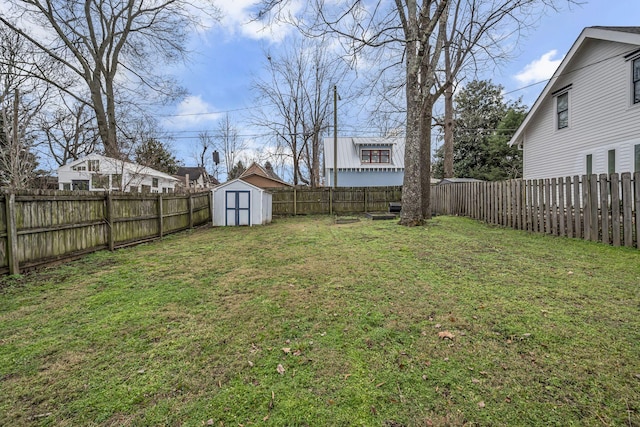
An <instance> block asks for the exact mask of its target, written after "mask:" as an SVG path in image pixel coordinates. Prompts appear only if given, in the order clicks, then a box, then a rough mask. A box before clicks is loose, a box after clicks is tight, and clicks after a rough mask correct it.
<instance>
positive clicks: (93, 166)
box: [87, 160, 100, 172]
mask: <svg viewBox="0 0 640 427" xmlns="http://www.w3.org/2000/svg"><path fill="white" fill-rule="evenodd" d="M87 164H88V165H89V170H90V171H92V172H98V171H100V160H88V161H87Z"/></svg>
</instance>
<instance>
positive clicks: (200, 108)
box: [167, 95, 222, 129]
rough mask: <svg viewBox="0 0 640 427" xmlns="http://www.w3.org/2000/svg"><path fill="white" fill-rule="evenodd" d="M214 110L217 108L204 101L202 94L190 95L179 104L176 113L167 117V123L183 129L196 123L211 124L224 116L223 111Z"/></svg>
mask: <svg viewBox="0 0 640 427" xmlns="http://www.w3.org/2000/svg"><path fill="white" fill-rule="evenodd" d="M212 111H215V108H214V107H213V106H212V105H211V104H209V103H207V102H206V101H203V100H202V98H201V97H200V95H197V96H194V95H192V96H188V97H187V98H185V99H184V100H183V101H182V102H180V104H178V106H177V107H176V111H175V113H174V115H173V116H172V117H171V118H169V119H167V125H168V126H169V127H173V128H177V129H182V128H186V127H189V126H194V125H202V124H211V123H212V122H215V121H216V120H218V119H219V118H220V117H222V113H214V112H212Z"/></svg>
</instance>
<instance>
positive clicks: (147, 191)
mask: <svg viewBox="0 0 640 427" xmlns="http://www.w3.org/2000/svg"><path fill="white" fill-rule="evenodd" d="M142 192H143V193H151V187H149V186H148V185H144V184H142Z"/></svg>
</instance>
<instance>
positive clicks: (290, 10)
mask: <svg viewBox="0 0 640 427" xmlns="http://www.w3.org/2000/svg"><path fill="white" fill-rule="evenodd" d="M259 3H261V1H259V0H232V1H229V0H225V1H221V2H218V3H217V5H218V7H219V8H220V10H221V11H222V20H221V22H220V24H221V25H222V27H223V28H224V29H225V30H226V31H227V32H229V33H230V34H231V35H238V34H240V35H242V36H244V37H249V38H252V39H256V40H260V39H266V40H268V41H270V42H280V41H282V39H284V38H285V37H286V35H287V34H289V33H290V32H291V31H293V30H294V28H293V27H292V26H291V25H288V24H284V23H277V22H274V23H271V24H269V25H267V24H268V23H266V24H265V23H263V22H261V21H256V20H253V18H254V14H255V12H256V6H257V5H258V4H259ZM302 7H303V2H301V1H300V0H295V1H292V2H287V5H286V6H285V9H284V10H282V11H280V12H281V13H282V14H283V16H289V15H290V16H295V15H296V14H297V13H298V12H300V10H302Z"/></svg>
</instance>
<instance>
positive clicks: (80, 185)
mask: <svg viewBox="0 0 640 427" xmlns="http://www.w3.org/2000/svg"><path fill="white" fill-rule="evenodd" d="M71 188H72V189H73V190H74V191H75V190H85V191H87V190H89V180H88V179H86V180H85V179H74V180H72V181H71Z"/></svg>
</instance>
